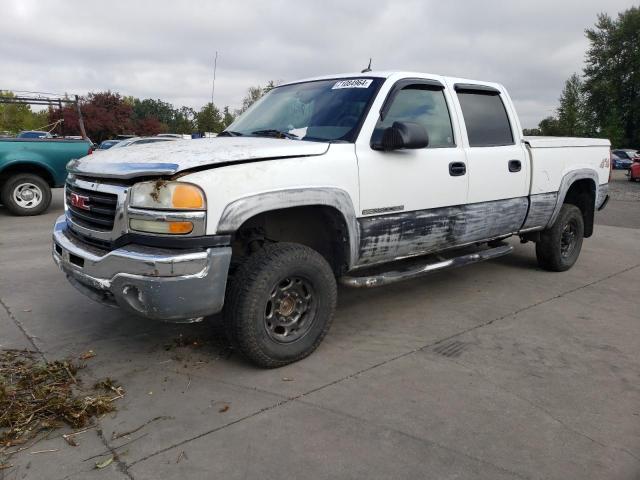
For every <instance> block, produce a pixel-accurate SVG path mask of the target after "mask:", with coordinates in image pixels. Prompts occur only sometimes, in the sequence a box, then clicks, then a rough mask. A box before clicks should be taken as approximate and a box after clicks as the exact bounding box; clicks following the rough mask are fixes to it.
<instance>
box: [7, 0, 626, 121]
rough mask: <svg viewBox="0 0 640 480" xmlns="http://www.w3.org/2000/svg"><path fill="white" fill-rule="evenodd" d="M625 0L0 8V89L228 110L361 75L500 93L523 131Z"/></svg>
mask: <svg viewBox="0 0 640 480" xmlns="http://www.w3.org/2000/svg"><path fill="white" fill-rule="evenodd" d="M634 4H637V0H636V1H635V2H634V1H627V0H606V1H604V0H555V1H548V0H538V1H527V2H518V1H511V2H507V1H500V0H483V1H472V0H466V1H461V0H422V1H413V0H407V1H404V0H395V1H393V0H391V1H387V0H369V1H360V0H351V1H350V0H341V1H336V0H321V1H315V2H313V1H306V0H297V1H295V2H294V1H279V0H268V1H257V0H254V1H242V0H234V1H214V0H210V1H205V0H200V1H198V0H193V1H179V0H172V1H171V0H155V1H142V0H127V1H121V0H111V1H109V2H104V1H95V0H94V1H91V0H89V1H88V0H83V1H75V0H56V1H47V0H40V1H35V0H2V2H0V90H6V89H10V90H21V91H38V92H51V93H64V92H67V93H70V94H80V95H84V94H86V93H87V92H98V91H104V90H111V91H115V92H119V93H121V94H122V95H133V96H136V97H139V98H160V99H162V100H164V101H168V102H170V103H172V104H174V105H175V106H182V105H187V106H190V107H193V108H196V109H199V108H200V107H201V106H202V105H203V104H205V103H206V102H208V101H210V100H211V89H212V77H213V58H214V56H215V52H216V51H218V65H217V72H216V82H215V95H214V103H215V104H216V105H218V106H219V107H222V106H225V105H229V106H230V107H231V108H237V107H238V106H239V105H240V103H241V100H242V97H243V96H244V94H245V93H246V91H247V89H248V88H249V87H250V86H253V85H265V84H266V83H267V82H268V81H269V80H274V81H276V82H288V81H292V80H296V79H299V78H306V77H311V76H315V75H327V74H333V73H340V72H353V71H359V70H362V69H363V68H364V67H365V66H366V65H367V63H368V61H369V58H370V57H371V58H373V61H372V67H373V69H374V71H375V70H408V71H418V72H427V73H434V74H441V75H451V76H456V77H464V78H473V79H479V80H486V81H493V82H499V83H502V84H504V85H505V86H506V87H507V89H508V90H509V92H510V94H511V97H512V98H513V100H514V102H515V104H516V108H517V110H518V113H519V115H520V118H521V121H522V124H523V126H524V127H525V128H531V127H535V126H536V125H537V124H538V122H539V121H540V120H541V119H542V118H544V117H546V116H549V115H551V114H553V113H554V109H555V108H556V106H557V100H558V97H559V95H560V92H561V91H562V87H563V84H564V81H565V80H566V79H567V77H568V76H569V75H571V74H572V73H574V72H578V73H579V72H581V71H582V67H583V63H584V54H585V51H586V49H587V47H588V42H587V40H586V38H585V36H584V30H585V28H588V27H590V26H593V25H594V23H595V22H596V20H597V15H598V13H601V12H606V13H608V14H609V15H612V16H616V15H617V13H618V12H620V11H623V10H625V9H627V8H629V7H631V6H633V5H634Z"/></svg>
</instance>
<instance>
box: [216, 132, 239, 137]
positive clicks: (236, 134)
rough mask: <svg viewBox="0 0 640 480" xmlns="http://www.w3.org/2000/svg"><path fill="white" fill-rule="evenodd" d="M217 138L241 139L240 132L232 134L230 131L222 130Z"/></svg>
mask: <svg viewBox="0 0 640 480" xmlns="http://www.w3.org/2000/svg"><path fill="white" fill-rule="evenodd" d="M218 136H219V137H241V136H242V134H241V133H240V132H234V131H231V130H224V131H222V132H220V133H219V134H218Z"/></svg>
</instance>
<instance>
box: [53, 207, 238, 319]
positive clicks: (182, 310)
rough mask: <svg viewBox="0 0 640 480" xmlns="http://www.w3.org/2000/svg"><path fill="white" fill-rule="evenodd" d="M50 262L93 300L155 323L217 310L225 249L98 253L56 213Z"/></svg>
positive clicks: (224, 272)
mask: <svg viewBox="0 0 640 480" xmlns="http://www.w3.org/2000/svg"><path fill="white" fill-rule="evenodd" d="M53 259H54V261H55V262H56V264H57V265H58V266H59V267H60V269H61V270H62V271H63V272H64V273H65V274H66V275H67V279H68V280H69V282H71V284H72V285H73V286H74V287H76V288H77V289H78V290H80V291H81V292H82V293H84V294H85V295H87V296H88V297H90V298H92V299H93V300H96V301H98V302H100V303H103V304H106V305H109V306H113V307H120V308H122V309H124V310H126V311H128V312H131V313H134V314H137V315H141V316H144V317H147V318H151V319H155V320H165V321H185V320H189V319H194V318H198V317H203V316H206V315H212V314H214V313H218V312H219V311H220V310H222V306H223V304H224V294H225V288H226V283H227V274H228V272H229V263H230V261H231V247H228V246H227V247H214V248H207V249H193V250H178V249H175V250H174V249H164V248H155V247H147V246H142V245H127V246H125V247H121V248H118V249H116V250H111V251H108V250H102V249H100V248H97V247H94V246H91V245H88V244H87V243H85V242H82V241H80V240H78V238H76V237H75V236H74V235H73V234H72V233H71V232H70V231H69V226H68V225H67V221H66V218H65V216H64V215H62V216H60V217H59V218H58V219H57V220H56V223H55V225H54V228H53Z"/></svg>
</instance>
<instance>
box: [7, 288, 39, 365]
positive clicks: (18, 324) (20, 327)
mask: <svg viewBox="0 0 640 480" xmlns="http://www.w3.org/2000/svg"><path fill="white" fill-rule="evenodd" d="M0 305H2V306H3V307H4V309H5V311H6V312H7V315H8V316H9V318H10V319H11V320H12V321H13V323H15V325H16V327H17V328H18V330H20V332H21V333H22V335H24V336H25V338H26V339H27V341H28V342H29V343H30V344H31V346H32V347H33V349H34V350H35V351H36V352H38V354H39V355H40V356H41V357H42V358H45V356H44V354H43V353H42V350H40V348H39V347H38V345H36V341H35V338H36V337H33V336H31V335H29V333H27V329H26V328H24V325H22V322H20V320H18V318H17V317H16V316H15V315H14V314H13V312H12V311H11V309H10V308H9V305H7V303H6V302H5V301H4V300H3V299H2V298H0Z"/></svg>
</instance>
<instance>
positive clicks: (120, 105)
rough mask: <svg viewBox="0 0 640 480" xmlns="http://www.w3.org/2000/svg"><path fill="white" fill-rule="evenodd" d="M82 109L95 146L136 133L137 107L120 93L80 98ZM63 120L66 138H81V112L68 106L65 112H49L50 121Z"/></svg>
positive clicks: (90, 95)
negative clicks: (118, 136) (135, 115)
mask: <svg viewBox="0 0 640 480" xmlns="http://www.w3.org/2000/svg"><path fill="white" fill-rule="evenodd" d="M80 109H81V110H82V117H83V119H84V125H85V130H86V132H87V136H88V137H89V138H90V139H91V140H93V141H94V142H101V141H102V140H106V139H109V138H112V137H114V136H115V135H119V134H131V133H132V132H133V131H134V127H135V124H134V120H133V107H132V106H131V105H130V104H129V103H127V102H125V100H124V98H123V97H122V96H121V95H120V94H118V93H112V92H110V91H107V92H98V93H89V94H88V95H87V96H86V97H81V98H80ZM60 118H62V119H63V120H64V123H63V124H62V126H61V131H62V133H63V134H64V135H79V134H80V127H79V123H78V112H77V109H76V106H75V105H67V106H65V107H64V108H63V109H62V110H54V109H50V110H49V121H50V122H54V121H56V120H58V119H60Z"/></svg>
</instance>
